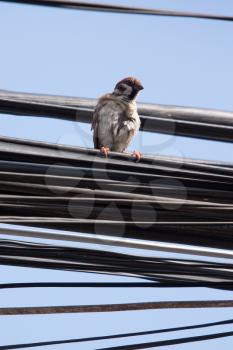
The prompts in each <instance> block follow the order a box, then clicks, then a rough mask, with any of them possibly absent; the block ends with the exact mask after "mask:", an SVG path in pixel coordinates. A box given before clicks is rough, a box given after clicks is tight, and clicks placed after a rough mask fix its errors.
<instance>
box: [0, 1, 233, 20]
mask: <svg viewBox="0 0 233 350" xmlns="http://www.w3.org/2000/svg"><path fill="white" fill-rule="evenodd" d="M3 1H5V2H11V3H12V2H13V3H21V4H30V5H42V6H53V7H64V8H71V9H77V10H89V11H100V12H114V13H126V14H141V15H154V16H171V17H191V18H200V19H201V18H202V19H214V20H223V21H232V20H233V17H232V16H224V15H211V14H205V13H195V12H182V11H173V10H156V9H150V8H140V7H130V6H121V5H108V4H100V3H86V2H83V1H75V0H73V1H69V0H3Z"/></svg>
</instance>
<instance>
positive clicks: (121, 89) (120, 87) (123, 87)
mask: <svg viewBox="0 0 233 350" xmlns="http://www.w3.org/2000/svg"><path fill="white" fill-rule="evenodd" d="M125 89H126V88H125V86H124V85H119V86H118V90H120V91H125Z"/></svg>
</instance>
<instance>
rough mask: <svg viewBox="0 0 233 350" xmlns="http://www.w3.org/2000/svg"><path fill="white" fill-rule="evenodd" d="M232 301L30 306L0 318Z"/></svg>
mask: <svg viewBox="0 0 233 350" xmlns="http://www.w3.org/2000/svg"><path fill="white" fill-rule="evenodd" d="M229 307H233V300H198V301H193V300H192V301H158V302H145V303H128V304H102V305H71V306H41V307H40V306H35V307H34V306H32V307H8V308H0V315H1V316H15V315H49V314H64V313H90V312H117V311H139V310H141V311H142V310H155V309H187V308H189V309H191V308H229Z"/></svg>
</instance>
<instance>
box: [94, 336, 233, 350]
mask: <svg viewBox="0 0 233 350" xmlns="http://www.w3.org/2000/svg"><path fill="white" fill-rule="evenodd" d="M232 336H233V332H223V333H214V334H207V335H199V336H194V337H186V338H178V339H170V340H161V341H155V342H147V343H140V344H132V345H123V346H111V347H107V348H99V349H98V350H138V349H149V348H155V347H159V346H168V345H177V344H187V343H192V342H198V341H203V340H211V339H219V338H225V337H232Z"/></svg>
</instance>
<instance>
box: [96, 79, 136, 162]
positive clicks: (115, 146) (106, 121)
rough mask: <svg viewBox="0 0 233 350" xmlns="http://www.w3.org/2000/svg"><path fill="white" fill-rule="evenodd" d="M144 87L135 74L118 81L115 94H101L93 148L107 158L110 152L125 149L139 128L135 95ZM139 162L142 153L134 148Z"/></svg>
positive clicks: (97, 107)
mask: <svg viewBox="0 0 233 350" xmlns="http://www.w3.org/2000/svg"><path fill="white" fill-rule="evenodd" d="M140 90H143V86H142V84H141V82H140V81H139V80H138V79H136V78H134V77H127V78H124V79H122V80H121V81H119V82H118V83H117V84H116V86H115V88H114V91H113V92H112V93H108V94H105V95H104V96H102V97H100V98H99V100H98V102H97V105H96V107H95V110H94V114H93V120H92V128H91V129H92V130H93V142H94V147H95V148H98V149H100V152H101V154H102V155H104V156H105V157H107V156H108V154H109V152H110V151H114V152H124V151H125V149H126V148H127V146H128V145H129V143H130V142H131V140H132V138H133V137H134V135H135V134H136V132H137V131H138V129H139V127H140V118H139V115H138V112H137V105H136V101H135V99H136V97H137V95H138V93H139V91H140ZM133 155H134V156H135V158H136V161H140V158H141V154H140V152H137V151H134V153H133Z"/></svg>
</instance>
